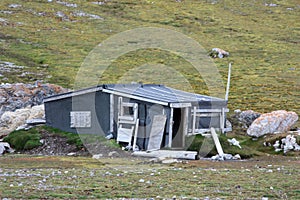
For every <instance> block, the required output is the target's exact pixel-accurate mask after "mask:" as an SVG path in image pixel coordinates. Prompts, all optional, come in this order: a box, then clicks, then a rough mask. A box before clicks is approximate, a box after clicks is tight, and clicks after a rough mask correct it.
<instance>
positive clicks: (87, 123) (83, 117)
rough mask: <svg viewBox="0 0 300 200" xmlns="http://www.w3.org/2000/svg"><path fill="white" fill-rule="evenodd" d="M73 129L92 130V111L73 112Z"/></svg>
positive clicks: (71, 115) (71, 124) (71, 114)
mask: <svg viewBox="0 0 300 200" xmlns="http://www.w3.org/2000/svg"><path fill="white" fill-rule="evenodd" d="M70 117H71V123H70V127H71V128H90V127H91V112H90V111H72V112H71V113H70Z"/></svg>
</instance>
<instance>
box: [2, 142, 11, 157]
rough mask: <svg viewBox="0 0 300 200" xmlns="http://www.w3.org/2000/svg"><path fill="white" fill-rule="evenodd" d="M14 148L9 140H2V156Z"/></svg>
mask: <svg viewBox="0 0 300 200" xmlns="http://www.w3.org/2000/svg"><path fill="white" fill-rule="evenodd" d="M13 151H14V150H13V149H12V148H11V147H10V145H9V144H8V143H7V142H0V156H1V155H3V154H4V153H12V152H13Z"/></svg>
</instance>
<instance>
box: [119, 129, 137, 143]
mask: <svg viewBox="0 0 300 200" xmlns="http://www.w3.org/2000/svg"><path fill="white" fill-rule="evenodd" d="M133 129H134V127H133V126H132V127H131V128H123V127H122V125H121V126H120V127H119V128H118V136H117V142H128V143H130V142H131V139H132V135H133Z"/></svg>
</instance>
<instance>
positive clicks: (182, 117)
mask: <svg viewBox="0 0 300 200" xmlns="http://www.w3.org/2000/svg"><path fill="white" fill-rule="evenodd" d="M187 120H188V108H174V110H173V135H172V149H184V147H185V136H186V135H187V122H188V121H187Z"/></svg>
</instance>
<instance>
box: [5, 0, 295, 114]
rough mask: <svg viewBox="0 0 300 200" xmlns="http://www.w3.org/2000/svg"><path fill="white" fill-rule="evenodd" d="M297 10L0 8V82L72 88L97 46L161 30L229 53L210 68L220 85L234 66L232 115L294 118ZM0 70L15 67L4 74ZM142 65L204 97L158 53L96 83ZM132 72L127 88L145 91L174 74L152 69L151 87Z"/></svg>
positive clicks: (140, 54)
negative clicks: (134, 85) (276, 113)
mask: <svg viewBox="0 0 300 200" xmlns="http://www.w3.org/2000/svg"><path fill="white" fill-rule="evenodd" d="M299 10H300V4H299V1H298V0H288V1H280V0H277V1H275V0H274V1H267V0H264V1H262V0H261V1H246V0H241V1H240V0H231V1H228V0H220V1H218V0H206V1H199V0H182V1H180V0H178V1H175V0H166V1H159V0H152V1H149V0H142V1H132V0H122V1H117V0H107V1H103V2H100V1H79V0H74V1H70V0H68V1H47V0H26V1H23V0H1V1H0V26H1V29H0V44H1V45H0V52H1V53H0V61H1V63H0V74H1V75H2V76H1V77H0V81H1V82H11V83H12V82H33V81H35V80H36V79H43V80H44V81H45V82H49V83H54V84H58V85H62V86H64V87H68V88H72V87H73V84H74V80H75V77H76V75H77V72H78V70H79V68H80V66H81V64H82V62H83V61H84V59H85V57H86V56H87V55H88V54H89V52H90V51H91V50H92V49H93V48H94V47H95V46H97V45H98V44H99V43H101V42H102V41H104V40H106V39H108V38H110V37H112V36H114V35H115V34H118V33H121V32H123V31H127V30H131V29H134V28H139V27H160V28H165V29H170V30H174V31H177V32H180V33H182V34H185V35H186V36H188V37H190V38H192V39H194V40H195V41H197V42H198V43H199V44H200V45H201V46H202V47H203V48H204V49H205V50H207V52H209V51H210V50H211V49H212V48H214V47H218V48H222V49H224V50H226V51H228V52H229V53H230V56H229V57H228V58H223V59H214V60H213V62H214V63H215V64H216V66H217V68H218V70H219V72H220V75H221V77H222V79H223V83H224V84H226V79H227V66H228V63H229V62H232V64H233V71H232V86H231V91H230V92H231V93H230V97H229V108H230V109H231V110H234V109H242V110H245V109H253V110H258V111H260V112H267V111H271V110H277V109H286V110H291V111H295V112H298V114H300V113H299V110H300V104H299V103H298V102H299V100H300V94H299V88H300V79H299V76H300V68H299V67H300V66H299V63H300V62H299V61H300V59H299V57H300V56H299V54H300V49H299V41H300V20H299V19H300V12H299ZM3 62H12V63H15V65H13V66H15V67H7V66H6V67H4V64H3ZM145 63H151V64H160V65H164V66H169V67H170V68H171V69H175V70H177V71H180V74H181V75H182V76H183V77H184V78H185V79H186V80H187V81H188V83H189V84H190V85H191V87H192V88H193V90H194V91H195V92H197V93H203V94H209V91H208V90H207V87H206V86H205V83H204V82H203V80H202V78H201V75H199V72H197V71H195V70H193V69H192V68H191V66H190V64H189V63H187V62H186V61H185V60H184V59H183V58H181V57H179V56H177V55H174V54H172V52H168V51H162V50H157V49H140V50H137V51H134V52H130V53H127V54H126V55H122V56H121V57H119V58H118V59H117V60H116V61H115V62H113V63H112V65H111V66H110V68H111V69H112V70H109V71H108V72H107V73H105V74H103V76H101V80H100V81H99V82H100V83H107V82H116V81H118V80H119V79H120V77H121V76H122V74H124V73H125V72H126V71H129V70H131V69H133V68H134V66H141V65H143V64H145ZM16 66H19V67H16ZM164 70H165V68H164ZM124 71H125V72H124ZM134 72H135V76H133V77H132V80H131V81H143V82H146V83H147V82H153V81H154V80H155V81H160V80H161V81H163V79H164V78H166V77H167V78H166V79H170V80H171V79H172V78H168V76H167V75H168V74H170V73H171V74H172V73H173V72H172V71H159V67H158V68H155V67H153V69H152V71H151V70H149V71H148V72H149V73H150V74H152V76H153V77H155V76H157V77H158V78H157V77H156V78H155V79H154V80H151V79H148V78H147V77H146V76H143V74H144V71H143V70H140V71H139V70H136V71H134ZM153 74H154V75H153ZM161 74H163V76H160V75H161ZM175 82H176V81H175ZM170 83H171V84H174V80H172V81H170ZM181 84H182V83H175V87H176V86H177V87H178V88H182V87H183V86H182V85H181ZM172 86H173V85H172Z"/></svg>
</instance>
